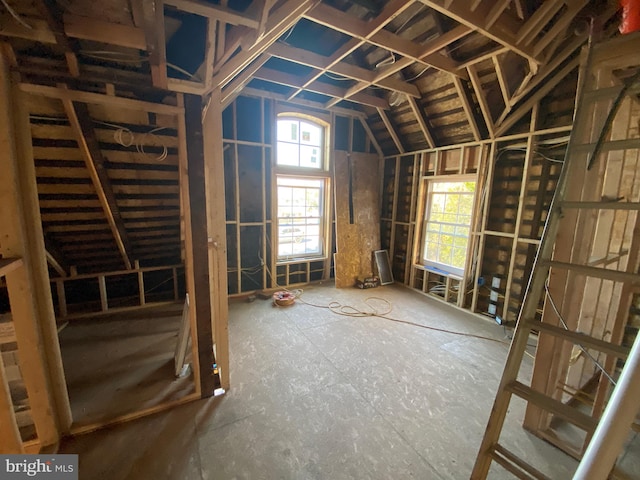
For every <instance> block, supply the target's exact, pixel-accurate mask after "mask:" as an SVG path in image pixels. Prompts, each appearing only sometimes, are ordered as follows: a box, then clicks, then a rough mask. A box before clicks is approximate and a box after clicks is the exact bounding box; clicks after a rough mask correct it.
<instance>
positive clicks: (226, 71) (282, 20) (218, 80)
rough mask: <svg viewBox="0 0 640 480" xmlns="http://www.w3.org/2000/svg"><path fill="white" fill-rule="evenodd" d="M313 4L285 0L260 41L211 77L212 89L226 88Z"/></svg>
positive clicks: (313, 3)
mask: <svg viewBox="0 0 640 480" xmlns="http://www.w3.org/2000/svg"><path fill="white" fill-rule="evenodd" d="M315 3H316V2H315V1H311V0H303V1H298V0H287V2H286V3H284V4H283V5H281V6H280V8H278V9H277V10H276V11H275V12H273V13H272V14H271V15H270V17H269V20H268V21H267V29H266V30H267V33H265V35H264V36H263V37H262V39H261V40H260V41H258V42H256V43H255V44H254V45H253V46H252V47H250V48H249V49H247V50H243V51H242V52H240V53H239V54H238V55H236V56H235V57H233V59H231V60H230V61H229V62H228V63H226V64H225V65H224V66H223V67H222V68H221V69H220V71H219V72H218V73H217V74H216V75H215V76H214V77H213V82H212V87H213V88H223V87H224V86H226V85H227V84H228V83H229V82H230V81H231V80H233V78H235V77H236V76H237V75H238V73H240V72H241V71H242V70H244V68H245V67H246V66H247V65H248V64H249V63H251V62H252V61H253V60H254V59H255V58H256V57H257V56H258V55H260V54H261V53H263V52H264V51H265V50H266V49H267V48H269V46H271V45H272V44H273V43H274V42H275V41H276V40H277V39H278V38H280V36H281V35H282V34H283V33H284V32H286V31H287V30H288V29H289V28H291V27H292V26H293V25H294V24H295V23H296V22H297V21H298V19H299V17H300V15H302V14H304V13H305V12H306V11H308V10H309V9H310V8H312V7H313V6H314V5H315Z"/></svg>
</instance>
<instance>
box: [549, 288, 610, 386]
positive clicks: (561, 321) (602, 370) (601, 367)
mask: <svg viewBox="0 0 640 480" xmlns="http://www.w3.org/2000/svg"><path fill="white" fill-rule="evenodd" d="M544 291H545V292H546V294H547V298H548V299H549V303H550V304H551V308H553V311H554V312H555V313H556V316H557V317H558V320H560V323H562V326H563V327H564V329H565V330H567V331H569V327H568V326H567V323H566V322H565V321H564V318H562V315H561V314H560V311H559V310H558V308H557V307H556V303H555V302H554V301H553V297H552V296H551V292H549V284H548V283H547V282H545V283H544ZM576 346H577V347H578V348H579V349H580V350H582V353H584V354H585V355H586V356H587V357H589V359H590V360H591V361H592V362H593V363H594V364H595V365H596V367H598V369H599V370H600V371H601V372H602V374H603V375H604V376H605V377H607V379H608V380H609V381H610V382H611V384H612V385H613V386H615V385H616V381H615V380H614V379H613V378H612V377H611V375H609V373H608V372H607V371H606V370H605V369H604V367H603V366H602V365H601V364H600V362H598V360H597V359H596V358H594V357H593V355H591V353H589V351H588V350H587V349H586V348H584V347H583V346H582V345H581V344H579V343H576Z"/></svg>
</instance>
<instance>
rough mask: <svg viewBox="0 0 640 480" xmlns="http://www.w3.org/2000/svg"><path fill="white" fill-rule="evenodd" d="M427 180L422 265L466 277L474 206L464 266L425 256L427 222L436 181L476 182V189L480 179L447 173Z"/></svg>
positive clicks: (473, 212) (476, 192)
mask: <svg viewBox="0 0 640 480" xmlns="http://www.w3.org/2000/svg"><path fill="white" fill-rule="evenodd" d="M424 181H425V182H427V185H426V198H425V205H424V218H423V219H422V241H421V244H420V260H421V262H422V265H424V267H425V268H426V269H428V270H431V271H435V272H442V274H443V275H447V274H448V275H456V276H459V277H464V276H465V274H466V271H467V267H468V263H469V262H468V259H469V247H470V242H471V239H472V236H473V233H472V231H473V222H474V218H475V211H474V209H473V208H472V211H471V221H470V223H469V236H468V237H467V251H466V255H465V264H464V267H463V268H458V267H454V266H452V265H447V264H445V263H440V262H436V261H434V260H429V259H427V258H425V246H426V239H427V223H428V221H429V212H430V210H431V205H430V202H431V194H432V193H433V192H432V185H433V184H434V183H461V182H474V183H475V184H476V189H477V187H478V179H477V177H476V175H447V176H438V177H430V178H427V179H425V180H424ZM477 194H478V191H477V190H476V191H475V192H474V193H473V202H472V204H473V205H474V207H475V204H476V195H477Z"/></svg>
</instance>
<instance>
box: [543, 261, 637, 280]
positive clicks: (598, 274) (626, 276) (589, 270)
mask: <svg viewBox="0 0 640 480" xmlns="http://www.w3.org/2000/svg"><path fill="white" fill-rule="evenodd" d="M540 265H542V266H549V267H553V268H560V269H563V270H571V271H574V272H576V273H580V274H583V275H586V276H588V277H594V278H602V279H605V280H612V281H614V282H629V283H631V284H634V285H635V284H640V274H637V273H630V272H622V271H618V270H609V269H608V268H599V267H589V266H587V265H578V264H575V263H568V262H558V261H555V260H541V261H540Z"/></svg>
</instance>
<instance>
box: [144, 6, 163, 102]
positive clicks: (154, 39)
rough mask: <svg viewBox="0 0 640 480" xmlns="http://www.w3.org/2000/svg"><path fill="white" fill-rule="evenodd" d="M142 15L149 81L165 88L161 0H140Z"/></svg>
mask: <svg viewBox="0 0 640 480" xmlns="http://www.w3.org/2000/svg"><path fill="white" fill-rule="evenodd" d="M142 12H143V15H144V33H145V38H146V42H147V54H148V56H149V64H150V65H151V81H152V82H153V86H154V87H158V88H164V89H166V88H167V86H168V82H169V79H168V77H167V52H166V49H165V34H164V7H163V4H162V0H142Z"/></svg>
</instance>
